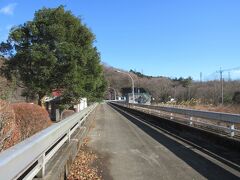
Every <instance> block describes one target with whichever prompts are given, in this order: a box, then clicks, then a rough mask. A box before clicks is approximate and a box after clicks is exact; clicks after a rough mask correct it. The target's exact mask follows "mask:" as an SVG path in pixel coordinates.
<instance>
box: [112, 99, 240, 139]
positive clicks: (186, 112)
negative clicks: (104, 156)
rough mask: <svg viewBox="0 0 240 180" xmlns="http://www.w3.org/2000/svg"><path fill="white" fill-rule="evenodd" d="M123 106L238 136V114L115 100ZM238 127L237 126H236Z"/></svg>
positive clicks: (239, 118) (239, 131)
mask: <svg viewBox="0 0 240 180" xmlns="http://www.w3.org/2000/svg"><path fill="white" fill-rule="evenodd" d="M115 103H118V104H122V105H124V106H127V107H130V108H135V109H139V110H143V111H146V112H149V113H155V114H157V115H159V116H162V117H163V116H164V117H167V118H169V119H170V120H174V119H180V120H184V121H185V122H188V124H189V125H192V126H194V125H201V126H205V127H209V128H212V129H213V128H214V129H215V130H220V131H221V130H222V131H224V132H227V133H228V134H229V135H230V136H231V137H233V136H235V135H237V136H239V134H240V130H239V129H238V128H239V127H240V114H230V113H222V112H211V111H202V110H194V109H184V108H176V107H166V106H153V105H142V104H126V103H123V102H115ZM237 127H238V128H237Z"/></svg>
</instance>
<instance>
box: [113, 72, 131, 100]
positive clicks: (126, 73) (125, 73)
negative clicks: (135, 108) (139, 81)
mask: <svg viewBox="0 0 240 180" xmlns="http://www.w3.org/2000/svg"><path fill="white" fill-rule="evenodd" d="M117 72H119V73H122V74H127V75H128V76H129V77H130V79H131V81H132V96H133V103H135V94H134V80H133V78H132V76H131V75H130V73H127V72H122V71H117Z"/></svg>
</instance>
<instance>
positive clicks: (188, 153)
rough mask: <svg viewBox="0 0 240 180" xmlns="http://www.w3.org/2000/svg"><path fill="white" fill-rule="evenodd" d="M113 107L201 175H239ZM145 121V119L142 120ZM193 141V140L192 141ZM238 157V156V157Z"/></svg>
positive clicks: (220, 177) (213, 176)
mask: <svg viewBox="0 0 240 180" xmlns="http://www.w3.org/2000/svg"><path fill="white" fill-rule="evenodd" d="M111 107H113V108H114V109H115V110H117V111H118V112H119V113H120V114H122V115H123V116H125V117H126V118H127V119H128V120H129V121H131V122H132V123H134V124H135V125H137V126H138V127H139V128H140V129H142V130H143V131H144V132H146V133H147V134H148V135H150V136H151V137H152V138H154V139H155V140H156V141H158V142H159V143H160V144H162V145H164V146H165V147H166V148H167V149H168V150H170V151H171V152H173V153H174V154H175V155H176V156H178V157H179V158H181V159H182V160H183V161H184V162H186V163H187V164H188V165H189V166H191V167H192V168H193V169H195V170H196V171H197V172H199V173H200V174H201V175H202V176H204V177H205V178H207V179H217V180H219V179H228V180H230V179H239V177H237V176H235V175H234V174H232V173H231V172H229V171H227V170H225V169H224V168H222V167H220V166H218V165H217V164H215V163H213V162H211V161H210V160H208V159H206V158H205V157H203V156H201V155H199V154H198V153H195V152H194V151H193V150H191V148H187V147H185V146H183V145H182V144H180V143H178V142H177V141H175V140H173V139H171V138H169V137H167V136H166V135H164V133H160V132H158V131H156V130H155V129H153V128H151V127H149V126H147V125H146V124H144V123H143V122H141V121H139V120H137V119H135V118H132V117H131V116H129V115H127V114H125V113H123V112H122V111H119V110H118V109H117V108H116V107H114V106H111ZM144 122H145V123H146V121H144ZM194 143H195V142H194ZM238 158H239V157H238Z"/></svg>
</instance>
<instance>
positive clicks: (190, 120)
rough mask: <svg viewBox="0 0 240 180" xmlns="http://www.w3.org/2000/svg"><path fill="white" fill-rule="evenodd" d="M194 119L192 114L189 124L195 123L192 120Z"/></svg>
mask: <svg viewBox="0 0 240 180" xmlns="http://www.w3.org/2000/svg"><path fill="white" fill-rule="evenodd" d="M192 120H193V117H192V116H190V118H189V125H190V126H192V125H193V122H192Z"/></svg>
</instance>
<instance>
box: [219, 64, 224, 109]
mask: <svg viewBox="0 0 240 180" xmlns="http://www.w3.org/2000/svg"><path fill="white" fill-rule="evenodd" d="M219 73H220V81H221V104H222V105H223V75H222V74H223V70H222V68H220V71H219Z"/></svg>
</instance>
